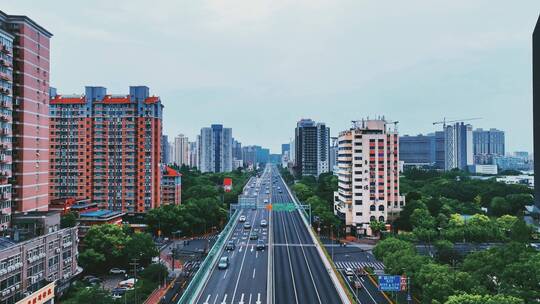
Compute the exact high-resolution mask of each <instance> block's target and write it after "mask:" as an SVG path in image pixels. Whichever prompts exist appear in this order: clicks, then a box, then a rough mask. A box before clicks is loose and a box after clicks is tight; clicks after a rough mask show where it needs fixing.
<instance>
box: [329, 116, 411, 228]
mask: <svg viewBox="0 0 540 304" xmlns="http://www.w3.org/2000/svg"><path fill="white" fill-rule="evenodd" d="M398 142H399V138H398V133H397V131H396V130H390V129H389V128H388V127H387V122H386V121H385V120H361V121H357V122H355V125H354V126H353V127H352V128H351V129H349V130H346V131H343V132H341V133H340V134H339V137H338V165H337V166H338V172H337V173H338V191H337V192H336V193H335V195H334V197H336V200H335V202H334V212H335V213H336V214H337V215H338V216H340V217H341V218H342V219H343V220H344V222H345V224H346V225H347V226H348V227H351V228H352V229H355V230H356V232H357V233H358V234H368V235H370V234H372V233H371V229H370V225H369V224H370V223H371V222H373V221H381V222H387V221H390V220H392V219H395V218H396V217H397V216H398V215H399V212H400V211H401V209H402V207H403V206H404V203H405V202H404V198H403V197H402V196H400V194H399V164H398V161H399V143H398Z"/></svg>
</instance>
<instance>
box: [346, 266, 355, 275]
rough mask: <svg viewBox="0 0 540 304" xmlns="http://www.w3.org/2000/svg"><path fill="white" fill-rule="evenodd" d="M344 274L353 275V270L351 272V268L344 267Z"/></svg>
mask: <svg viewBox="0 0 540 304" xmlns="http://www.w3.org/2000/svg"><path fill="white" fill-rule="evenodd" d="M345 274H346V275H347V276H353V275H354V272H353V270H352V268H350V267H347V268H346V269H345Z"/></svg>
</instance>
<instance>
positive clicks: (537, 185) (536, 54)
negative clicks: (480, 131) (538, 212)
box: [532, 17, 540, 208]
mask: <svg viewBox="0 0 540 304" xmlns="http://www.w3.org/2000/svg"><path fill="white" fill-rule="evenodd" d="M532 63H533V134H534V173H535V175H536V176H540V17H539V18H538V21H537V22H536V27H535V28H534V32H533V60H532ZM534 197H535V202H536V206H537V207H538V208H540V178H535V179H534Z"/></svg>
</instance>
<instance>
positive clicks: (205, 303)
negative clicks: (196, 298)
mask: <svg viewBox="0 0 540 304" xmlns="http://www.w3.org/2000/svg"><path fill="white" fill-rule="evenodd" d="M211 296H212V295H208V297H207V298H206V301H204V303H203V304H208V300H210V297H211Z"/></svg>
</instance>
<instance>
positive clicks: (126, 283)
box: [118, 278, 138, 290]
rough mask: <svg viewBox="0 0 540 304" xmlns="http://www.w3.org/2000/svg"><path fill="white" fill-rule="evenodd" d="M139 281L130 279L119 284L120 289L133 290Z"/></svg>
mask: <svg viewBox="0 0 540 304" xmlns="http://www.w3.org/2000/svg"><path fill="white" fill-rule="evenodd" d="M137 281H138V280H137V279H135V278H130V279H127V280H124V281H121V282H119V283H118V287H119V288H125V289H127V290H132V289H133V288H134V287H135V283H137Z"/></svg>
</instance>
